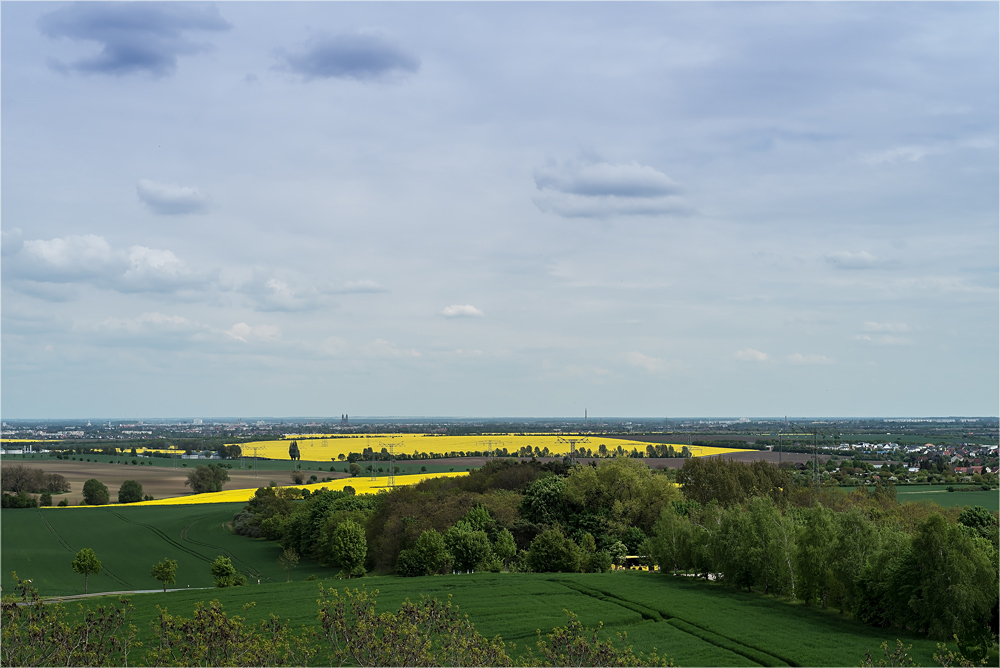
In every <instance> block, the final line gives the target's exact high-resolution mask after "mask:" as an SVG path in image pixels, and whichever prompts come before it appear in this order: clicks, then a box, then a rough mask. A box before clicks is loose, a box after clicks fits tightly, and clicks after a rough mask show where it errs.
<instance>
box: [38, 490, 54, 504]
mask: <svg viewBox="0 0 1000 668" xmlns="http://www.w3.org/2000/svg"><path fill="white" fill-rule="evenodd" d="M38 505H40V506H51V505H52V493H51V492H42V495H41V496H40V497H39V498H38Z"/></svg>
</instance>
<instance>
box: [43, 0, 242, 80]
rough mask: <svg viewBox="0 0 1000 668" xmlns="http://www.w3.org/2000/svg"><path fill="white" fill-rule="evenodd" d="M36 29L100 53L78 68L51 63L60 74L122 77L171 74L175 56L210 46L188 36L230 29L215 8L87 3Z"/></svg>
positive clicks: (55, 14)
mask: <svg viewBox="0 0 1000 668" xmlns="http://www.w3.org/2000/svg"><path fill="white" fill-rule="evenodd" d="M38 28H39V30H41V32H42V33H43V34H44V35H47V36H49V37H66V38H69V39H72V40H79V41H89V42H97V43H98V44H100V45H101V51H100V53H98V54H97V55H95V56H92V57H89V58H83V59H81V60H78V61H76V62H74V63H71V64H69V65H66V64H64V63H57V62H53V63H52V64H53V67H55V68H56V69H59V70H62V71H76V72H82V73H87V74H89V73H99V74H111V75H116V76H121V75H125V74H133V73H141V72H145V73H147V74H150V75H152V76H154V77H163V76H167V75H169V74H172V73H173V72H174V71H175V70H176V69H177V57H178V56H181V55H191V54H196V53H201V52H204V51H208V50H210V49H211V45H209V44H205V43H200V42H195V41H192V40H190V39H188V38H187V37H186V33H188V32H192V31H221V30H228V29H229V28H230V25H229V23H228V22H226V21H225V19H223V18H222V17H221V16H220V15H219V11H218V9H217V8H215V7H214V6H211V5H196V4H189V3H159V2H156V3H154V2H135V3H132V2H129V3H125V2H121V3H119V2H93V3H91V2H84V3H75V4H71V5H67V6H65V7H61V8H60V9H57V10H55V11H53V12H49V13H48V14H45V15H43V16H42V17H41V18H39V20H38Z"/></svg>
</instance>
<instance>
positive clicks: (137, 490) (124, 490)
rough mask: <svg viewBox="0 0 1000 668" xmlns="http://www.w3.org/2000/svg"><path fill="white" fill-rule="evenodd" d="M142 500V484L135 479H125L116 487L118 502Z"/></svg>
mask: <svg viewBox="0 0 1000 668" xmlns="http://www.w3.org/2000/svg"><path fill="white" fill-rule="evenodd" d="M136 501H142V485H141V484H139V483H138V482H136V481H135V480H125V481H123V482H122V484H121V487H119V488H118V503H135V502H136Z"/></svg>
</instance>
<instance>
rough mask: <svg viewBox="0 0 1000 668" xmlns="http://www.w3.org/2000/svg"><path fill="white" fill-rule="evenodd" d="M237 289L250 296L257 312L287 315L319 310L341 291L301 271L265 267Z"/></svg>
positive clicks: (257, 270) (256, 270) (256, 271)
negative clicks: (276, 312)
mask: <svg viewBox="0 0 1000 668" xmlns="http://www.w3.org/2000/svg"><path fill="white" fill-rule="evenodd" d="M235 289H236V291H237V292H239V293H241V294H244V295H246V296H247V297H249V298H250V300H251V302H252V303H253V307H254V309H255V310H257V311H286V312H294V311H308V310H312V309H315V308H319V307H320V306H322V305H324V304H326V303H327V302H328V301H329V298H330V296H331V295H333V294H335V293H336V292H338V291H337V290H336V289H335V288H333V287H332V286H330V285H326V284H322V283H316V282H314V281H313V280H311V279H310V278H309V277H307V276H304V275H302V274H300V273H298V272H293V271H271V270H266V269H261V268H255V269H254V270H253V271H252V274H251V277H250V279H249V280H246V281H243V282H240V283H238V285H237V286H236V288H235Z"/></svg>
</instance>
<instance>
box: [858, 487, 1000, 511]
mask: <svg viewBox="0 0 1000 668" xmlns="http://www.w3.org/2000/svg"><path fill="white" fill-rule="evenodd" d="M949 487H952V488H954V489H955V491H954V492H949V491H948V488H949ZM841 489H844V490H846V491H848V492H850V491H852V490H853V489H854V487H842V488H841ZM896 500H897V501H899V502H900V503H908V502H912V501H917V502H921V501H924V502H928V503H936V504H938V505H939V506H941V507H942V508H955V507H962V506H982V507H983V508H986V509H987V510H991V511H994V512H995V511H997V510H1000V495H997V491H996V490H995V489H993V490H983V489H982V488H981V487H980V486H979V485H898V486H897V487H896Z"/></svg>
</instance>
